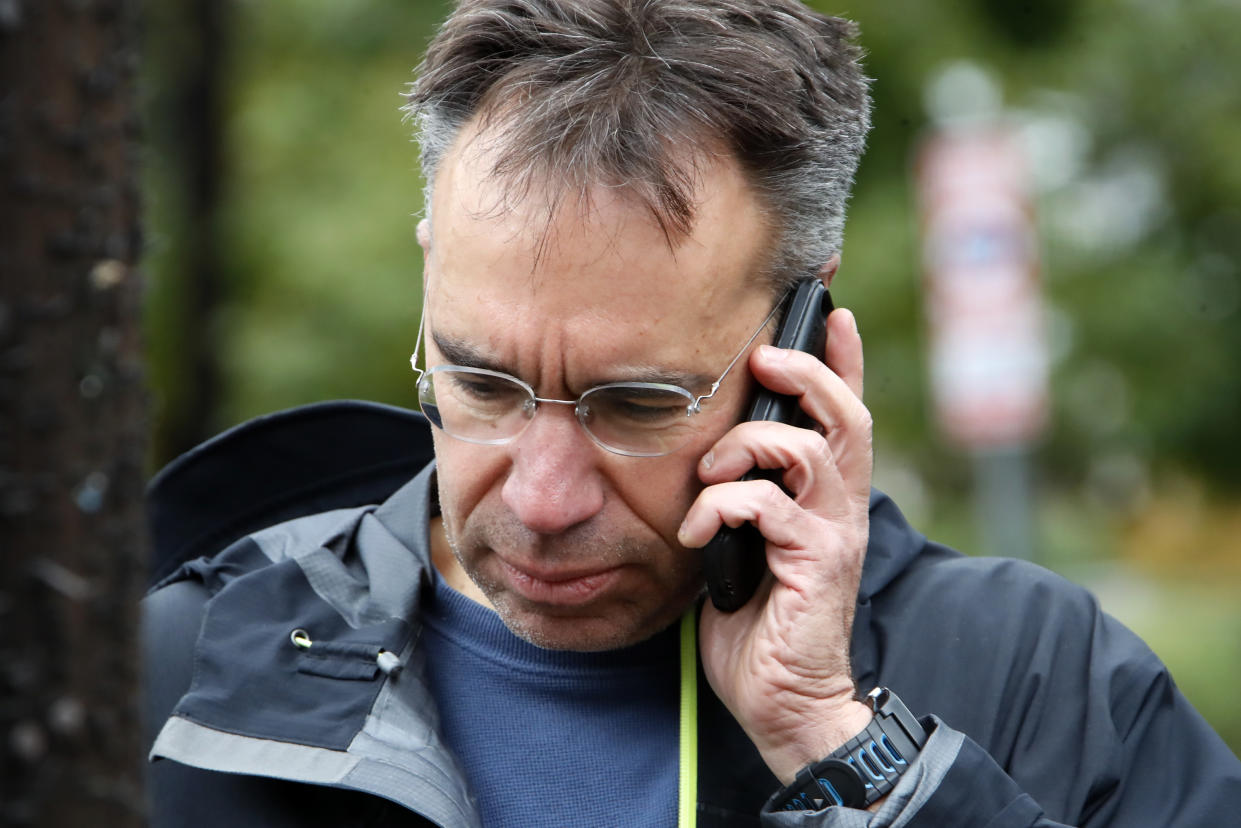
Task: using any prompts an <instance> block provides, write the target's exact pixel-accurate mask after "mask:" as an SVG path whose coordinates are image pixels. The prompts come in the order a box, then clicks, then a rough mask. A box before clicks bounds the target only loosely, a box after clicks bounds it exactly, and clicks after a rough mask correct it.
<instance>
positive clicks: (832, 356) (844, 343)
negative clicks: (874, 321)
mask: <svg viewBox="0 0 1241 828" xmlns="http://www.w3.org/2000/svg"><path fill="white" fill-rule="evenodd" d="M824 360H825V361H826V363H827V367H828V368H830V369H832V373H834V374H836V375H837V376H838V377H840V378H841V379H843V380H844V381H845V384H846V385H848V386H849V390H851V391H852V392H853V394H854V396H856V397H857V398H858V399H859V400H860V399H862V377H863V374H864V371H863V361H862V337H861V335H860V334H858V329H857V318H856V317H854V315H853V311H851V310H848V309H847V308H837V309H836V310H834V311H832V313H831V314H830V315H829V316H828V317H827V352H826V354H825V355H824Z"/></svg>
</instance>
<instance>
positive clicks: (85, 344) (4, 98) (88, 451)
mask: <svg viewBox="0 0 1241 828" xmlns="http://www.w3.org/2000/svg"><path fill="white" fill-rule="evenodd" d="M136 17H137V3H136V0H0V824H4V825H14V826H16V825H37V826H69V825H73V826H84V825H101V826H102V825H106V826H131V825H140V824H142V822H143V802H142V794H141V777H142V774H141V756H140V754H141V749H142V746H141V740H140V727H139V713H138V711H139V704H138V694H139V690H138V687H139V681H138V678H139V667H138V658H137V645H136V641H137V628H138V625H137V601H138V598H139V596H140V595H141V591H142V589H143V585H144V580H145V578H144V569H145V554H144V543H143V537H144V532H143V528H142V513H141V503H142V489H143V457H144V449H145V442H146V436H145V432H146V421H145V395H144V390H143V382H142V364H141V358H140V357H141V354H140V347H141V346H140V341H139V311H140V286H139V279H138V274H137V271H136V261H137V256H138V253H139V249H140V237H139V230H138V221H139V206H138V202H139V198H138V178H137V174H136V163H135V162H136V156H137V137H138V126H137V118H136V115H135V112H136V110H135V104H134V82H135V76H136V70H137V61H138V41H137V34H138V32H137V27H136Z"/></svg>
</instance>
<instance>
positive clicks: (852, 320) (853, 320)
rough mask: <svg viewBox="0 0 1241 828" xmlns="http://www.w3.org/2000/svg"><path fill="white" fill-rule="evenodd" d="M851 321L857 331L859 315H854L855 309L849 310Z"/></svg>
mask: <svg viewBox="0 0 1241 828" xmlns="http://www.w3.org/2000/svg"><path fill="white" fill-rule="evenodd" d="M849 322H850V323H851V324H852V325H853V332H854V333H857V332H858V330H857V317H856V316H854V315H853V311H849Z"/></svg>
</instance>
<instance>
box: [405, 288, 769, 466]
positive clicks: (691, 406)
mask: <svg viewBox="0 0 1241 828" xmlns="http://www.w3.org/2000/svg"><path fill="white" fill-rule="evenodd" d="M790 292H791V291H790ZM787 297H788V292H786V293H785V294H784V295H783V296H782V297H781V298H780V301H778V302H776V304H775V306H774V307H773V308H772V309H771V311H770V312H768V314H767V315H766V316H765V317H763V321H762V323H761V324H760V325H759V326H758V327H757V328H755V330H754V333H752V334H750V338H749V339H747V340H746V341H745V344H744V345H742V346H741V350H739V351H737V353H736V355H735V356H734V357H733V358H732V359H731V360H730V361H729V363H728V366H727V367H726V368H725V369H724V372H723V373H721V374H720V376H719V378H718V379H716V380H715V382H713V383H711V390H710V391H708V392H707V393H705V394H700V395H697V396H695V395H694V393H693V392H692V391H690V390H689V389H688V388H683V387H681V386H679V385H671V384H668V383H662V382H608V383H604V384H603V385H594V386H591V387H590V388H587V389H586V390H585V391H583V392H582V393H581V394H579V395H578V396H577V399H575V400H558V399H555V398H552V397H540V396H539V395H538V394H536V393H535V391H534V388H532V387H531V386H530V384H529V383H527V382H526V381H524V380H522V379H521V378H520V377H515V376H513V375H512V374H505V373H503V372H502V371H492V370H491V369H489V368H474V367H471V366H468V365H437V366H435V367H434V368H426V369H423V368H419V367H418V353H419V350H420V349H421V347H422V337H423V334H424V332H425V329H426V319H427V304H426V303H427V294H426V288H425V286H424V288H423V294H422V313H421V314H420V318H419V320H418V339H417V342H416V343H415V345H414V352H413V353H412V354H410V357H409V367H410V368H412V369H413V371H414V373H415V374H417V375H418V379H417V383H418V384H419V385H421V383H422V381H423V378H424V377H429V376H430V375H432V374H434V373H435V372H437V371H464V372H466V373H471V374H481V375H483V376H490V377H497V378H499V379H504V380H511V381H512V382H514V383H516V384H517V385H519V386H520V387H522V388H524V389H525V390H526V393H527V394H529V395H530V400H529V402H527V403H526V404H525V405H526V407H527V409H528V413H527V414H526V425H524V426H522V427H521V428H520V429H519V430H518V431H517V432H516V433H515V434H512V435H510V436H508V437H504V438H501V439H497V440H477V439H472V438H470V437H462V436H460V435H458V434H453V433H452V432H451V431H448V430H446V429H444V428H443V426H439V428H440V430H441V431H443V432H444V433H445V434H447V435H448V436H450V437H452V438H454V439H457V440H461V441H463V442H466V443H474V444H475V445H484V446H502V445H507V444H508V443H511V442H512V441H514V440H516V439H517V438H518V437H520V436H521V434H522V432H524V431H525V430H526V428H527V427H528V426H529V424H530V422H531V421H532V420H534V417H535V415H536V414H537V413H538V406H539V404H540V403H551V404H553V405H571V406H573V413H574V418H575V419H576V420H577V422H578V425H580V426H581V427H582V430H583V431H585V432H586V436H588V437H589V438H590V439H591V442H593V443H594V444H595V445H597V446H599V447H600V448H602V449H604V450H606V451H610V452H612V453H613V454H619V455H622V456H625V457H663V456H665V455H668V454H672V453H673V452H675V451H676V450H677V449H678V448H680V446H679V445H678V446H677V447H676V448H673V449H669V450H668V451H659V452H643V451H632V450H628V449H621V448H617V447H616V446H611V445H608V444H607V443H604V442H603V441H602V440H600V439H599V438H598V437H597V436H596V435H595V433H594V432H593V431H591V429H590V428H589V426H587V425H586V423H585V422H584V418H583V415H582V400H583V399H584V398H585V397H586V396H587V395H589V394H592V393H595V392H597V391H599V390H600V389H604V388H618V387H619V388H646V389H654V390H660V391H673V392H676V393H678V394H681V395H682V396H684V397H685V398H686V399H687V400H689V401H690V402H689V403H688V404H687V405H686V406H685V416H686V417H692V416H693V415H695V414H697V413H699V412H700V411H701V410H702V404H703V403H704V402H706V401H707V400H709V399H711V398H712V397H714V396H715V393H716V392H717V391H719V389H720V384H721V383H722V382H724V379H725V378H726V377H727V376H728V374H729V372H730V371H732V369H733V366H734V365H736V364H737V362H738V360H740V359H741V357H742V356H744V355H745V353H746V351H748V350H749V349H750V346H751V345H753V344H754V340H756V339H758V335H759V334H761V333H762V332H763V330H764V329H765V328H766V327H767V325H768V324H769V323H770V322H771V320H772V319H773V318H775V316H776V314H777V313H778V312H779V311H780V308H781V307H782V306H783V305H784V300H785V299H786V298H787ZM419 397H420V398H421V393H419ZM418 405H419V407H420V408H421V407H422V400H421V399H419V401H418ZM424 413H425V412H424Z"/></svg>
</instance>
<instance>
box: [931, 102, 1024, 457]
mask: <svg viewBox="0 0 1241 828" xmlns="http://www.w3.org/2000/svg"><path fill="white" fill-rule="evenodd" d="M917 175H918V189H919V201H920V214H921V225H922V239H923V244H922V258H923V273H924V279H925V297H926V298H925V310H926V318H927V328H928V333H929V339H930V372H931V386H932V392H933V394H934V398H935V411H936V419H937V420H938V422H939V426H940V428H941V430H942V431H943V433H944V434H945V435H947V436H948V438H949V439H951V440H953V441H954V442H957V443H960V444H963V445H965V446H967V447H971V448H985V447H993V446H1001V445H1014V444H1022V443H1028V442H1030V441H1032V440H1034V439H1035V438H1037V437H1038V435H1039V433H1040V432H1041V431H1042V429H1043V427H1044V424H1045V423H1046V419H1047V372H1048V357H1047V346H1046V337H1045V334H1044V310H1043V304H1042V297H1041V292H1040V285H1039V279H1038V250H1037V238H1036V235H1035V231H1034V221H1033V216H1032V210H1031V206H1030V198H1029V194H1028V191H1027V188H1026V183H1025V182H1026V170H1025V160H1024V158H1023V156H1022V153H1021V148H1020V145H1019V144H1018V143H1017V141H1016V140H1015V138H1014V137H1013V136H1012V134H1011V133H1009V132H1008V131H1007V130H1005V129H1003V128H1001V127H996V126H986V127H955V128H951V129H945V130H942V131H939V132H937V133H935V134H933V135H932V136H931V137H930V138H928V139H927V140H926V141H924V142H923V144H922V147H921V149H920V152H919V156H918V161H917Z"/></svg>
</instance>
